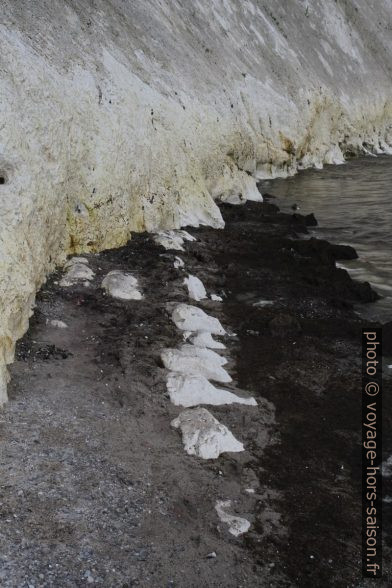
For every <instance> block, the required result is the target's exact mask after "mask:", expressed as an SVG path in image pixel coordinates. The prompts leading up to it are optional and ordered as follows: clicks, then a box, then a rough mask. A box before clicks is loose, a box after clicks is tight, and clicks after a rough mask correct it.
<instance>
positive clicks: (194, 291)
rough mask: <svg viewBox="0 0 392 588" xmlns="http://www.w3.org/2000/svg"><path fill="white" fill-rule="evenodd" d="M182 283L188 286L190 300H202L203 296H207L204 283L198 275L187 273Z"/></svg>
mask: <svg viewBox="0 0 392 588" xmlns="http://www.w3.org/2000/svg"><path fill="white" fill-rule="evenodd" d="M184 284H185V285H186V287H187V288H188V295H189V298H192V300H196V302H199V300H204V298H207V292H206V289H205V287H204V284H203V282H202V281H201V280H200V279H199V278H198V277H196V276H192V275H189V276H188V277H187V278H185V279H184Z"/></svg>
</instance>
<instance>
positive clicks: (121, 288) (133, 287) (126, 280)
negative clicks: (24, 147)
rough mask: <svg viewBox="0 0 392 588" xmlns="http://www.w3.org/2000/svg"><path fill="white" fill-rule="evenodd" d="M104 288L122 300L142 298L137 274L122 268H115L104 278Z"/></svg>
mask: <svg viewBox="0 0 392 588" xmlns="http://www.w3.org/2000/svg"><path fill="white" fill-rule="evenodd" d="M102 288H103V289H104V290H106V292H107V293H108V294H109V295H110V296H113V298H119V299H120V300H141V299H142V298H143V296H142V293H141V292H140V290H139V288H138V280H137V278H135V276H132V275H131V274H127V273H125V272H122V271H120V270H113V271H111V272H109V273H108V274H107V276H105V277H104V279H103V280H102Z"/></svg>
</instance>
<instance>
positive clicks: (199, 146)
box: [0, 0, 392, 402]
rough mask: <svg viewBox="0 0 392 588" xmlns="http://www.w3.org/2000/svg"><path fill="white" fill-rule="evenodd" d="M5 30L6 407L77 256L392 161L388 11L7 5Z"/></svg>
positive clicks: (62, 2) (240, 0) (2, 343)
mask: <svg viewBox="0 0 392 588" xmlns="http://www.w3.org/2000/svg"><path fill="white" fill-rule="evenodd" d="M0 33H1V52H0V402H1V401H4V400H5V399H6V367H5V366H6V364H7V363H9V362H11V361H12V359H13V354H14V345H15V340H16V339H17V338H18V337H20V336H21V335H22V334H23V333H24V331H25V330H26V328H27V325H28V318H29V315H30V314H31V309H32V306H33V303H34V296H35V292H36V291H37V289H38V288H39V287H40V285H41V284H42V282H43V281H44V279H45V276H46V275H47V274H48V272H50V271H51V270H52V269H53V268H54V267H55V265H56V264H61V263H62V262H63V260H64V259H65V256H66V254H68V253H71V252H80V251H95V250H99V249H102V248H108V247H114V246H118V245H121V244H123V243H125V242H126V241H127V240H128V239H129V237H130V235H131V233H132V232H133V231H141V230H144V229H147V230H149V231H155V230H158V229H160V228H173V227H180V226H183V225H187V224H191V225H197V224H198V223H205V224H211V225H213V226H216V227H220V226H221V225H222V219H221V216H220V213H219V210H218V208H217V206H216V205H215V203H214V199H216V198H220V197H222V198H227V197H229V196H233V195H234V196H235V195H237V194H239V193H242V194H243V195H245V196H248V197H254V195H255V178H257V177H266V176H269V175H272V176H274V175H277V174H283V175H285V174H291V173H294V172H295V170H296V169H297V168H298V166H302V167H306V166H310V165H322V163H324V162H327V163H338V162H340V161H341V160H342V158H343V153H344V152H346V151H352V152H358V151H361V150H363V149H365V150H370V149H371V150H373V151H380V150H384V151H388V150H390V145H391V143H392V133H391V126H390V125H391V122H392V83H391V81H392V80H391V77H392V76H391V64H392V43H391V35H392V4H391V2H390V0H377V1H375V0H373V1H371V0H370V1H369V0H357V1H356V2H353V1H347V0H312V1H310V0H306V1H305V0H288V1H287V2H281V1H280V0H268V1H265V2H262V1H260V0H194V1H192V2H190V1H189V2H186V1H180V0H170V1H169V0H133V1H130V0H111V1H109V0H36V1H35V2H25V1H23V0H3V1H2V7H1V24H0Z"/></svg>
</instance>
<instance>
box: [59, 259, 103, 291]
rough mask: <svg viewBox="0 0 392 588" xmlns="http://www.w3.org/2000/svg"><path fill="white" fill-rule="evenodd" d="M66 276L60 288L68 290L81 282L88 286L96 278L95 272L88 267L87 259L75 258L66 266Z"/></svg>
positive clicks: (61, 281)
mask: <svg viewBox="0 0 392 588" xmlns="http://www.w3.org/2000/svg"><path fill="white" fill-rule="evenodd" d="M64 269H65V270H66V273H65V275H64V276H63V277H62V279H61V280H60V286H62V287H64V288H68V287H69V286H74V285H75V284H78V283H80V282H83V283H84V285H85V286H88V285H89V283H90V281H91V280H92V279H93V278H94V276H95V274H94V272H93V270H92V269H91V268H90V267H89V266H88V260H87V259H86V258H85V257H73V258H72V259H70V260H69V261H67V263H66V264H65V265H64Z"/></svg>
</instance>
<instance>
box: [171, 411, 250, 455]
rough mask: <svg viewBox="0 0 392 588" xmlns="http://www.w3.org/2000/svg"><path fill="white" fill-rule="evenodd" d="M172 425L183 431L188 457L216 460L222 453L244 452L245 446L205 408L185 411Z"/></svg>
mask: <svg viewBox="0 0 392 588" xmlns="http://www.w3.org/2000/svg"><path fill="white" fill-rule="evenodd" d="M171 424H172V427H174V428H175V429H180V430H181V433H182V442H183V444H184V449H185V451H186V452H187V453H188V455H196V456H197V457H201V458H202V459H216V458H217V457H219V455H220V454H221V453H225V452H239V451H244V446H243V444H242V443H240V442H239V441H238V440H237V439H236V438H235V437H234V435H233V434H232V433H231V432H230V431H229V429H228V428H227V427H225V426H224V425H222V424H221V423H220V422H219V421H217V420H216V418H215V417H213V416H212V414H211V413H210V412H208V410H206V409H205V408H191V409H189V410H184V411H183V412H182V413H181V414H180V415H179V416H178V417H177V418H176V419H174V420H173V421H172V423H171Z"/></svg>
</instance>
